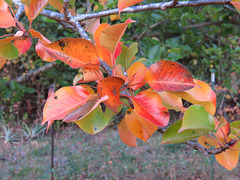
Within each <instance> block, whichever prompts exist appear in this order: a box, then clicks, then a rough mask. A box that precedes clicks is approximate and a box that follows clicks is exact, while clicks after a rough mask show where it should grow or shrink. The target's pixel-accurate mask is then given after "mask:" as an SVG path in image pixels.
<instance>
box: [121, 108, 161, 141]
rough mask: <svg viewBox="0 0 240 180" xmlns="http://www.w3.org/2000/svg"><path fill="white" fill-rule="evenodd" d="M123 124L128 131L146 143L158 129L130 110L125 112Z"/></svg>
mask: <svg viewBox="0 0 240 180" xmlns="http://www.w3.org/2000/svg"><path fill="white" fill-rule="evenodd" d="M125 123H126V124H127V127H128V128H129V129H130V131H131V132H132V133H133V134H134V135H135V136H136V137H137V138H139V139H142V140H143V141H144V142H146V141H147V140H148V139H149V138H150V137H151V136H152V135H153V133H154V132H156V131H157V129H158V126H156V125H155V124H153V123H151V122H150V121H148V120H146V119H145V118H143V117H142V116H139V115H138V114H137V113H136V112H135V111H134V109H132V108H130V109H128V110H127V111H126V114H125Z"/></svg>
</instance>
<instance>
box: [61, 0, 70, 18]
mask: <svg viewBox="0 0 240 180" xmlns="http://www.w3.org/2000/svg"><path fill="white" fill-rule="evenodd" d="M68 4H69V0H64V1H63V14H64V19H65V21H69V20H70V18H71V14H70V13H69V12H68Z"/></svg>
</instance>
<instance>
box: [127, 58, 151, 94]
mask: <svg viewBox="0 0 240 180" xmlns="http://www.w3.org/2000/svg"><path fill="white" fill-rule="evenodd" d="M146 71H147V68H146V67H145V65H144V64H143V63H141V62H135V63H133V64H132V65H131V66H130V67H129V68H128V70H127V74H128V78H129V81H128V84H129V86H131V88H132V89H133V90H136V89H139V88H140V87H141V86H142V85H144V84H145V83H146V82H145V81H144V77H145V74H146Z"/></svg>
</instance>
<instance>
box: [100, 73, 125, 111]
mask: <svg viewBox="0 0 240 180" xmlns="http://www.w3.org/2000/svg"><path fill="white" fill-rule="evenodd" d="M123 84H124V81H123V80H122V79H121V78H118V77H107V78H104V79H102V80H100V81H98V85H97V92H98V95H99V97H103V96H105V95H108V97H109V99H108V100H107V101H104V102H103V103H104V104H105V105H106V106H108V107H109V108H110V109H111V110H112V111H114V112H117V110H118V107H119V106H120V105H121V101H120V99H119V98H120V87H121V86H122V85H123Z"/></svg>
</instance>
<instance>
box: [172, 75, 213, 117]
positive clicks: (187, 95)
mask: <svg viewBox="0 0 240 180" xmlns="http://www.w3.org/2000/svg"><path fill="white" fill-rule="evenodd" d="M194 83H195V84H196V86H195V87H194V88H192V89H190V90H188V91H184V92H172V93H173V94H175V95H177V96H179V97H181V98H183V99H185V100H187V101H189V102H190V103H192V104H199V105H202V106H204V107H205V110H206V111H207V112H208V113H210V114H211V115H214V114H215V112H216V93H215V92H214V91H213V90H212V89H211V87H210V86H209V85H208V84H207V83H205V82H203V81H199V80H196V79H194Z"/></svg>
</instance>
